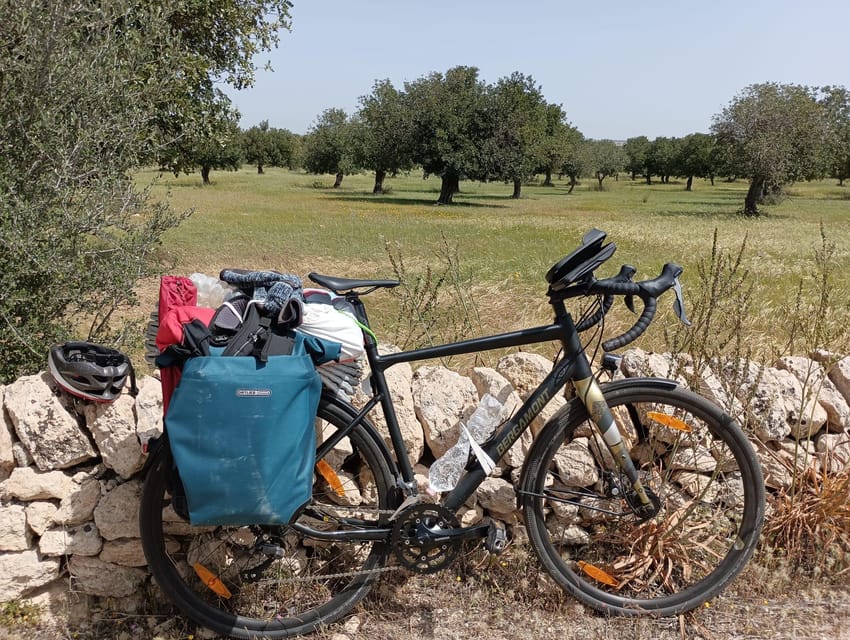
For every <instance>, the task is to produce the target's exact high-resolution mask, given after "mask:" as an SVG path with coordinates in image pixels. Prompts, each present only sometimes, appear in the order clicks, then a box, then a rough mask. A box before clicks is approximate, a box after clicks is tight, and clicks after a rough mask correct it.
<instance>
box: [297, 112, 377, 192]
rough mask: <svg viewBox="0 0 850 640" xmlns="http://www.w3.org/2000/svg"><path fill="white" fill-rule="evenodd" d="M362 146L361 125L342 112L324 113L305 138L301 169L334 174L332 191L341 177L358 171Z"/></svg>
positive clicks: (340, 180)
mask: <svg viewBox="0 0 850 640" xmlns="http://www.w3.org/2000/svg"><path fill="white" fill-rule="evenodd" d="M361 145H362V133H361V131H360V123H359V122H358V121H357V120H354V119H351V118H349V117H348V114H347V113H345V111H343V110H342V109H325V110H324V111H323V112H322V114H321V115H320V116H319V117H318V118H317V119H316V121H315V122H314V123H313V125H312V127H311V128H310V130H309V131H308V132H307V135H306V136H305V137H304V147H303V152H304V168H305V169H306V170H307V171H309V172H310V173H332V174H334V176H335V179H334V188H335V189H336V188H339V186H340V185H341V184H342V179H343V176H345V175H350V174H352V173H354V172H355V171H357V170H358V169H359V164H358V159H359V158H361V157H362V156H363V153H362V151H361Z"/></svg>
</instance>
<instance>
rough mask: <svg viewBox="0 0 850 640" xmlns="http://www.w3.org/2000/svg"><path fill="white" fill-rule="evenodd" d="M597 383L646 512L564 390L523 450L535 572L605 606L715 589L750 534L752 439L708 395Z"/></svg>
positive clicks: (636, 611) (674, 602) (684, 607)
mask: <svg viewBox="0 0 850 640" xmlns="http://www.w3.org/2000/svg"><path fill="white" fill-rule="evenodd" d="M603 394H604V397H605V400H606V402H607V403H608V406H609V407H610V408H611V413H612V414H613V416H614V421H615V424H616V426H617V428H618V429H619V430H620V433H621V434H622V436H623V439H624V441H625V443H626V445H627V449H628V450H629V452H630V455H631V458H632V460H633V461H634V464H635V467H636V468H637V470H638V474H639V476H640V478H641V480H642V483H643V485H644V486H645V487H646V488H647V489H648V490H649V492H651V493H650V495H651V496H654V499H657V505H656V506H657V512H656V513H655V515H654V516H652V517H649V518H645V519H642V518H640V517H639V516H638V515H637V514H636V513H635V510H634V509H633V508H632V507H633V506H634V505H635V504H636V502H635V501H636V496H634V495H633V493H632V492H631V490H630V486H629V482H628V481H627V480H626V479H625V478H623V477H622V476H621V474H619V473H618V472H617V471H615V470H613V464H612V463H613V461H612V460H611V456H610V453H609V452H608V450H607V448H606V447H605V445H604V443H603V441H602V439H601V438H600V437H599V436H598V435H594V434H595V433H596V428H595V427H594V425H593V424H592V423H591V421H590V418H589V416H588V413H587V410H586V409H585V408H584V406H583V405H582V404H581V403H580V402H578V401H573V402H571V403H570V404H569V405H567V406H566V407H564V408H563V409H562V410H561V411H560V412H559V413H558V414H557V415H556V416H554V417H553V418H552V419H551V420H550V421H549V422H548V423H547V425H546V427H545V428H544V430H543V431H542V432H541V433H540V435H539V436H538V438H537V441H536V442H535V445H534V447H533V449H532V451H531V452H530V453H529V457H528V461H527V463H526V465H527V468H526V469H525V473H524V481H523V485H522V487H521V501H522V506H523V509H524V514H525V521H526V525H527V527H528V532H529V537H530V540H531V544H532V546H533V547H534V549H535V551H536V553H537V555H538V557H539V558H540V561H541V562H542V564H543V566H544V567H545V569H546V571H547V572H548V573H549V574H550V575H551V576H552V577H553V578H554V579H555V580H556V581H557V582H558V583H559V584H560V585H561V587H562V588H564V589H565V590H566V591H567V592H569V593H570V594H572V595H573V596H575V597H576V598H577V599H578V600H580V601H581V602H583V603H585V604H587V605H589V606H591V607H593V608H594V609H597V610H599V611H602V612H604V613H606V614H614V615H640V614H651V615H660V616H667V615H676V614H679V613H682V612H685V611H689V610H691V609H694V608H695V607H697V606H699V605H700V604H702V603H704V602H705V601H707V600H709V599H710V598H712V597H714V596H715V595H717V594H718V593H719V592H720V591H721V590H722V589H723V588H724V587H725V586H726V585H728V584H729V582H731V581H732V579H733V578H734V577H735V576H736V575H738V573H739V572H740V571H741V570H742V569H743V567H744V565H745V564H746V563H747V561H748V560H749V559H750V557H751V556H752V554H753V551H754V550H755V547H756V543H757V542H758V537H759V533H760V531H761V527H762V521H763V519H764V484H763V481H762V475H761V470H760V467H759V464H758V461H757V458H756V456H755V453H754V451H753V448H752V446H751V445H750V443H749V441H748V440H747V438H746V436H745V435H744V434H743V432H742V431H741V429H740V428H739V427H738V425H737V424H735V422H734V421H733V420H732V419H731V418H730V417H729V416H728V415H726V414H725V413H724V412H723V411H721V410H720V408H719V407H717V406H716V405H714V404H712V403H710V402H708V401H707V400H705V399H704V398H702V397H700V396H698V395H696V394H694V393H691V392H690V391H687V390H684V389H681V388H678V387H675V386H673V385H672V384H669V385H664V384H654V383H650V382H645V381H644V382H626V383H622V382H621V383H612V384H610V385H606V386H603Z"/></svg>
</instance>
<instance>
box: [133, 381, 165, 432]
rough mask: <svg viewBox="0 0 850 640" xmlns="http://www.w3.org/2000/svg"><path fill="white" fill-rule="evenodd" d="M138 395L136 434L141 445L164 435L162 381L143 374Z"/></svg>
mask: <svg viewBox="0 0 850 640" xmlns="http://www.w3.org/2000/svg"><path fill="white" fill-rule="evenodd" d="M138 386H139V394H138V395H137V396H136V436H137V437H138V439H139V443H140V444H141V445H145V444H147V442H148V441H149V440H150V439H151V438H158V437H159V436H161V435H162V428H163V427H162V383H161V382H160V381H159V380H157V379H156V378H154V377H153V376H142V379H141V380H139V383H138Z"/></svg>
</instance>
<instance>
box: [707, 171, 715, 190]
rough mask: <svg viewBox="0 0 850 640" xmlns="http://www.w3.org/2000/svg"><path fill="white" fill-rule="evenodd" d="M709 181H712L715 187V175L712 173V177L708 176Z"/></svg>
mask: <svg viewBox="0 0 850 640" xmlns="http://www.w3.org/2000/svg"><path fill="white" fill-rule="evenodd" d="M708 179H709V180H711V186H712V187H713V186H714V174H713V173H712V174H711V175H710V176H708Z"/></svg>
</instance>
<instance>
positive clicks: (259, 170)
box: [257, 162, 265, 176]
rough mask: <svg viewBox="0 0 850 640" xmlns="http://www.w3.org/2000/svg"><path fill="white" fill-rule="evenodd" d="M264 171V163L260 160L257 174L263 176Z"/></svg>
mask: <svg viewBox="0 0 850 640" xmlns="http://www.w3.org/2000/svg"><path fill="white" fill-rule="evenodd" d="M264 173H265V171H263V164H262V163H261V162H258V163H257V175H258V176H261V175H263V174H264Z"/></svg>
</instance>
